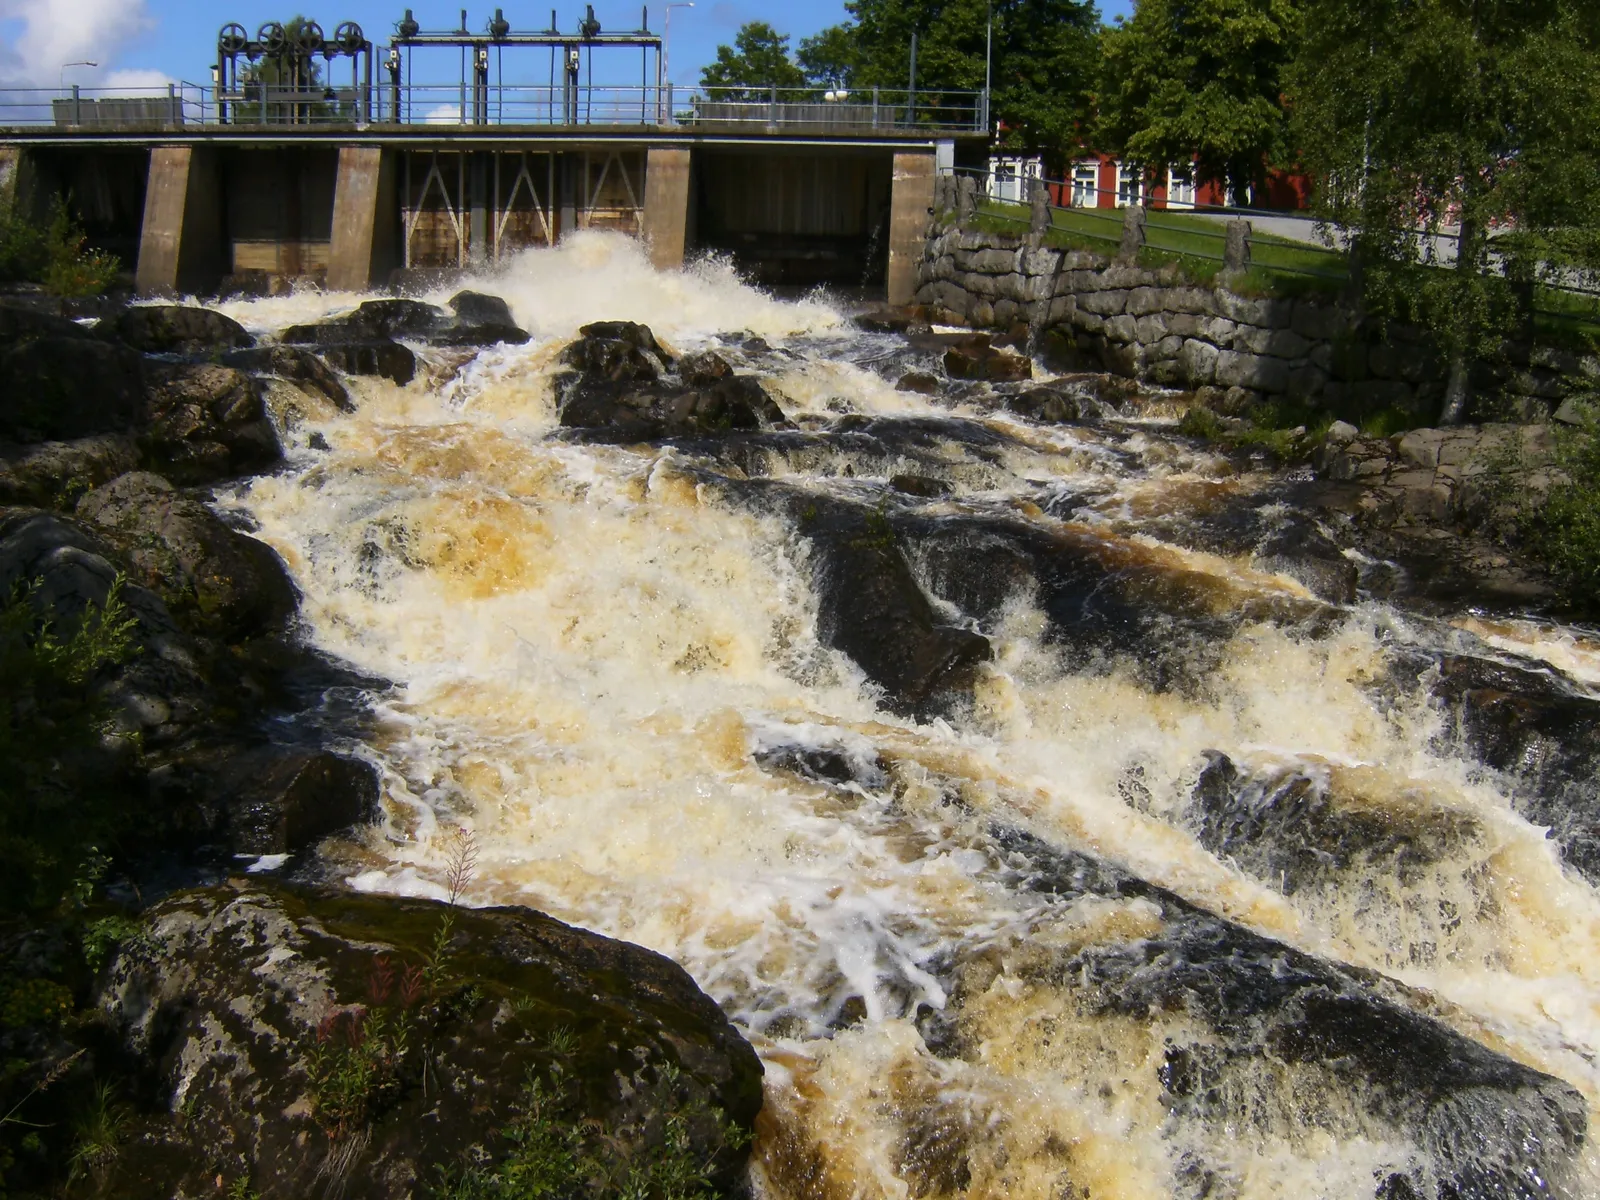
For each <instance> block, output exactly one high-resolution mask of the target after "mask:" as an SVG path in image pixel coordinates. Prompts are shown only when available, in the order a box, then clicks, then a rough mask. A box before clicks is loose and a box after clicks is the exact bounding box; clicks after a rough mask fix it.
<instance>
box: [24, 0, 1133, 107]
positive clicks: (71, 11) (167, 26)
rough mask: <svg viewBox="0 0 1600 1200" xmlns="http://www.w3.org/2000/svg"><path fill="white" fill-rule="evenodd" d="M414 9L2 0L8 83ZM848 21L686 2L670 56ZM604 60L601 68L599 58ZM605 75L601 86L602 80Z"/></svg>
mask: <svg viewBox="0 0 1600 1200" xmlns="http://www.w3.org/2000/svg"><path fill="white" fill-rule="evenodd" d="M500 2H501V3H502V5H503V7H505V9H506V16H507V18H508V19H509V20H510V21H511V23H512V26H513V27H514V28H518V29H527V28H536V27H537V28H543V27H544V26H546V25H547V24H548V22H549V19H550V18H549V14H550V5H549V4H548V3H539V2H537V0H536V3H534V4H531V5H529V4H524V3H506V2H505V0H500ZM411 3H412V7H413V8H414V9H415V10H416V16H417V19H418V20H419V21H420V22H421V23H422V25H423V28H425V29H431V28H455V27H457V25H458V24H459V21H460V11H461V5H460V2H459V0H457V2H455V3H451V2H449V0H445V2H444V3H440V2H438V0H411ZM404 5H405V0H401V2H400V3H399V4H395V3H391V0H331V2H330V0H289V2H284V0H0V85H4V84H10V85H12V86H18V85H32V86H38V87H55V86H57V85H58V80H60V79H62V78H63V72H62V64H63V63H68V62H72V61H75V60H81V59H89V60H94V61H95V62H96V63H98V65H97V66H95V67H83V66H78V67H69V68H67V70H66V72H65V80H66V82H67V83H68V84H71V83H74V82H76V83H79V84H82V85H84V86H86V87H87V86H91V85H95V86H105V85H113V86H118V85H121V86H129V85H137V84H141V83H152V84H153V83H160V82H164V81H166V80H189V81H191V82H196V83H200V82H209V80H210V64H211V62H212V60H213V59H214V58H215V55H216V49H215V47H216V35H217V30H218V28H219V27H220V26H222V25H223V24H225V23H226V22H228V21H238V22H240V23H241V24H242V25H244V26H245V27H246V28H247V29H250V30H251V31H252V32H253V31H254V30H255V29H256V27H257V26H259V25H260V24H261V22H263V21H266V20H270V19H274V18H276V19H279V20H284V19H287V18H288V17H290V16H293V15H294V14H295V13H296V12H300V11H304V12H305V13H306V14H307V15H308V16H311V17H313V18H315V19H316V20H318V21H319V22H321V24H322V26H323V29H324V30H326V31H327V32H328V33H329V34H331V33H332V32H333V28H334V26H335V25H337V24H338V23H339V22H340V21H346V20H353V21H357V22H359V23H360V25H361V27H362V28H363V29H364V30H365V31H366V34H367V36H368V37H369V38H371V39H372V40H373V41H374V42H378V43H380V44H381V43H382V42H383V41H385V40H386V39H387V37H388V35H389V33H390V31H391V30H392V28H393V26H394V23H395V22H396V21H397V20H399V18H400V15H401V11H402V9H403V8H404ZM1131 7H1132V0H1103V3H1102V11H1103V12H1105V13H1106V15H1107V16H1108V17H1110V16H1114V15H1116V14H1117V13H1119V12H1124V13H1125V12H1127V11H1128V10H1129V9H1130V8H1131ZM556 8H557V10H558V24H559V26H560V27H561V28H562V29H563V30H566V29H571V28H574V27H575V26H576V24H577V22H578V20H579V19H580V17H581V16H582V13H583V5H582V4H578V3H573V2H572V0H565V2H564V3H558V4H557V5H556ZM594 8H595V15H596V16H597V17H598V18H599V20H600V22H601V24H602V26H604V27H605V28H608V29H623V28H629V29H631V28H637V27H638V24H639V16H640V10H639V6H638V5H637V4H632V3H616V2H614V0H600V2H599V3H596V4H595V6H594ZM492 11H493V5H492V4H489V5H485V6H481V7H470V8H469V11H468V15H467V25H468V28H470V29H474V30H476V29H481V28H482V27H483V25H484V24H485V22H486V21H487V20H488V19H489V16H490V14H491V13H492ZM844 16H845V13H844V6H843V4H842V3H841V2H840V0H801V2H797V3H788V4H782V5H776V4H771V3H760V2H757V0H747V2H745V3H739V2H737V0H696V3H695V7H694V8H692V9H686V8H675V9H674V10H673V13H672V29H671V43H670V47H669V55H670V57H669V62H670V68H671V74H672V78H673V81H674V82H675V83H678V84H691V83H694V82H696V81H697V80H698V78H699V73H700V67H701V66H702V65H704V64H705V63H706V62H709V61H710V60H711V59H712V58H713V57H714V56H715V54H716V47H717V45H718V44H719V43H722V42H732V41H733V36H734V34H735V33H736V32H737V30H738V28H739V26H740V25H741V24H743V23H744V22H746V21H751V20H764V21H769V22H771V23H772V24H773V25H775V26H776V27H777V28H778V29H779V30H780V31H781V32H784V33H788V34H791V35H793V37H794V39H795V41H796V42H798V41H799V39H800V38H801V37H803V36H805V35H806V34H810V33H814V32H816V31H817V30H818V29H821V28H823V27H824V26H826V25H830V24H832V23H834V22H836V21H840V20H843V19H844ZM661 18H662V9H661V4H660V3H659V0H658V2H657V3H654V4H651V6H650V27H651V28H652V29H654V30H656V31H658V32H659V31H660V29H661ZM619 53H621V52H619ZM534 57H535V60H536V64H532V65H536V66H537V67H538V68H539V69H538V70H534V71H532V74H534V75H538V74H541V73H542V69H543V62H544V59H543V57H542V56H541V55H540V53H539V52H535V54H534ZM436 61H437V62H438V64H439V68H438V72H437V73H438V74H439V75H442V76H443V77H444V78H443V79H442V80H440V81H441V82H447V81H449V80H451V79H454V78H455V71H456V67H455V65H454V63H453V62H450V61H449V60H448V59H446V58H440V59H437V60H436ZM596 61H597V65H598V62H599V59H597V60H596ZM614 61H616V60H614ZM637 62H638V59H637V58H635V57H633V56H631V55H627V56H626V57H624V58H623V59H622V60H621V61H618V62H617V66H616V69H617V70H618V71H619V72H620V77H619V78H616V79H615V80H610V81H608V82H618V83H625V82H633V81H634V80H635V79H637V72H638V67H637V65H636V64H637ZM421 74H422V72H421V70H419V72H418V82H422V81H423V80H422V78H421ZM508 76H509V72H508ZM595 82H597V83H599V82H601V79H600V77H599V76H598V75H597V76H596V79H595Z"/></svg>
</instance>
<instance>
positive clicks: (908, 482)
mask: <svg viewBox="0 0 1600 1200" xmlns="http://www.w3.org/2000/svg"><path fill="white" fill-rule="evenodd" d="M889 486H890V487H892V488H893V489H894V490H895V491H897V492H900V493H902V494H903V495H907V496H920V497H921V498H922V499H924V500H938V499H941V498H943V497H945V496H948V495H950V493H951V492H952V491H954V490H955V489H953V488H952V487H951V486H950V485H949V484H948V483H946V482H945V481H944V480H942V479H935V478H933V476H931V475H910V474H904V473H902V474H899V475H892V476H890V477H889Z"/></svg>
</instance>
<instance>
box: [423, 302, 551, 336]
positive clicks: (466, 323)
mask: <svg viewBox="0 0 1600 1200" xmlns="http://www.w3.org/2000/svg"><path fill="white" fill-rule="evenodd" d="M450 310H451V311H452V312H453V313H455V315H456V320H455V325H454V327H453V328H451V329H448V330H442V331H440V332H439V333H437V334H435V335H434V337H433V339H431V340H432V341H433V343H434V344H435V345H446V346H493V345H496V344H498V343H500V342H506V343H509V344H513V345H521V344H522V343H523V342H526V341H527V340H528V331H527V330H526V329H522V328H519V327H518V325H517V322H516V319H515V318H514V317H512V315H511V307H510V306H509V305H508V304H507V303H506V302H505V301H504V300H502V299H501V298H500V297H499V296H486V295H484V294H483V293H482V292H457V293H456V294H455V295H454V296H452V297H450Z"/></svg>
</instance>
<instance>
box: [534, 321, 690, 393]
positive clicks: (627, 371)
mask: <svg viewBox="0 0 1600 1200" xmlns="http://www.w3.org/2000/svg"><path fill="white" fill-rule="evenodd" d="M561 361H562V362H563V363H565V364H567V365H568V366H570V367H574V368H576V369H577V370H579V371H581V372H582V373H583V374H584V375H585V376H586V377H590V378H599V379H604V380H605V381H606V382H608V383H654V382H656V381H657V380H658V379H660V378H661V376H662V375H663V374H664V373H665V372H666V371H667V370H668V369H669V368H670V365H671V363H672V356H671V355H669V354H668V353H667V352H666V351H665V350H664V349H662V347H661V345H660V344H659V343H658V342H657V341H656V338H655V334H653V333H651V332H650V327H649V326H648V325H640V324H638V323H637V322H634V321H594V322H591V323H590V324H588V325H585V326H584V327H583V328H582V329H580V330H578V340H577V341H575V342H573V343H571V344H570V345H569V346H567V348H566V349H564V350H563V351H562V352H561Z"/></svg>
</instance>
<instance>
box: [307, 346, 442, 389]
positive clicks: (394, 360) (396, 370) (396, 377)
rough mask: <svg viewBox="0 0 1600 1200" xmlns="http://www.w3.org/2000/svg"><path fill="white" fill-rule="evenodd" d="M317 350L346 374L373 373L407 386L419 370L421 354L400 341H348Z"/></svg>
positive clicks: (380, 377) (319, 347) (324, 358)
mask: <svg viewBox="0 0 1600 1200" xmlns="http://www.w3.org/2000/svg"><path fill="white" fill-rule="evenodd" d="M317 353H318V354H319V355H321V357H322V359H323V360H324V361H325V362H326V363H327V364H328V365H329V366H332V367H336V368H338V369H339V370H341V371H343V372H344V373H345V374H346V375H371V376H374V377H376V378H378V379H387V380H388V381H389V382H390V383H393V384H396V385H397V386H399V387H404V386H405V385H406V384H408V383H410V382H411V381H412V380H413V379H414V378H416V374H417V356H416V355H415V354H414V353H412V350H411V347H410V346H406V345H403V344H401V343H400V342H346V343H340V344H339V345H334V346H318V347H317Z"/></svg>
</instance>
